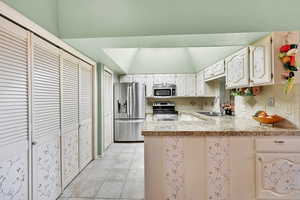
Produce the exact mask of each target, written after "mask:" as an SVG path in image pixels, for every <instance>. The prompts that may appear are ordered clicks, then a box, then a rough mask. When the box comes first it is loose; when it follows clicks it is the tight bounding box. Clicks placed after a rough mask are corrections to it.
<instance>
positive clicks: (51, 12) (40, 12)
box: [2, 0, 59, 36]
mask: <svg viewBox="0 0 300 200" xmlns="http://www.w3.org/2000/svg"><path fill="white" fill-rule="evenodd" d="M2 1H3V2H5V3H7V4H8V5H9V6H11V7H13V8H14V9H16V10H17V11H19V12H20V13H22V14H23V15H25V16H26V17H28V18H29V19H31V20H32V21H34V22H35V23H37V24H38V25H40V26H42V27H43V28H45V29H46V30H48V31H49V32H51V33H53V34H54V35H56V36H59V29H58V9H57V6H58V4H57V0H2Z"/></svg>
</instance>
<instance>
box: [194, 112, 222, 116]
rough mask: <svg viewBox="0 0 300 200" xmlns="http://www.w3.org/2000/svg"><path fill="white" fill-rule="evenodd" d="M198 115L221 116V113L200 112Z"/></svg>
mask: <svg viewBox="0 0 300 200" xmlns="http://www.w3.org/2000/svg"><path fill="white" fill-rule="evenodd" d="M198 113H199V114H202V115H207V116H221V113H219V112H198Z"/></svg>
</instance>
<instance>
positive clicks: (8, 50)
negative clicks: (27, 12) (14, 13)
mask: <svg viewBox="0 0 300 200" xmlns="http://www.w3.org/2000/svg"><path fill="white" fill-rule="evenodd" d="M7 24H9V25H8V26H14V29H13V30H17V32H20V33H18V35H14V34H13V33H11V31H7V30H5V29H2V26H6V25H7ZM0 26H1V29H0V33H1V36H2V37H1V38H0V111H1V110H6V109H8V107H9V106H11V109H12V110H15V109H17V107H15V105H14V104H15V103H17V104H19V103H18V102H20V103H21V104H22V105H23V106H24V108H25V110H24V109H23V110H18V111H20V113H19V115H18V116H19V118H16V117H17V116H16V115H15V113H8V112H0V135H1V134H3V133H4V131H5V130H6V129H7V128H9V130H10V133H9V134H7V133H6V132H5V133H6V137H7V138H9V137H10V136H14V137H18V135H17V134H18V132H17V133H16V132H15V131H14V128H13V127H11V126H10V123H8V122H9V121H10V122H13V121H14V120H20V116H22V117H21V120H23V121H25V122H26V121H28V111H27V109H28V97H27V95H28V90H27V87H28V60H27V56H28V45H27V40H28V34H27V32H26V31H25V30H23V29H21V28H19V27H17V26H16V25H13V24H12V23H10V22H7V21H6V22H5V20H4V19H2V18H0ZM7 44H10V46H7ZM16 44H17V45H18V48H20V50H14V51H13V48H14V47H15V48H16ZM16 49H17V48H16ZM16 63H17V67H16ZM18 88H19V89H18ZM20 88H23V89H20ZM15 123H16V122H15ZM22 125H23V126H22V127H23V128H24V130H27V129H28V124H26V123H25V124H23V123H22ZM8 126H9V127H8ZM16 129H17V128H16ZM24 132H26V131H24ZM26 135H27V134H25V135H24V133H22V134H21V135H20V137H24V136H26ZM0 142H1V141H0Z"/></svg>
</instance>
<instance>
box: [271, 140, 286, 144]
mask: <svg viewBox="0 0 300 200" xmlns="http://www.w3.org/2000/svg"><path fill="white" fill-rule="evenodd" d="M274 143H276V144H284V143H285V142H284V141H283V140H275V141H274Z"/></svg>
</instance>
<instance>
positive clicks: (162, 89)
mask: <svg viewBox="0 0 300 200" xmlns="http://www.w3.org/2000/svg"><path fill="white" fill-rule="evenodd" d="M153 96H154V97H171V96H176V85H175V84H168V83H165V84H154V85H153Z"/></svg>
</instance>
